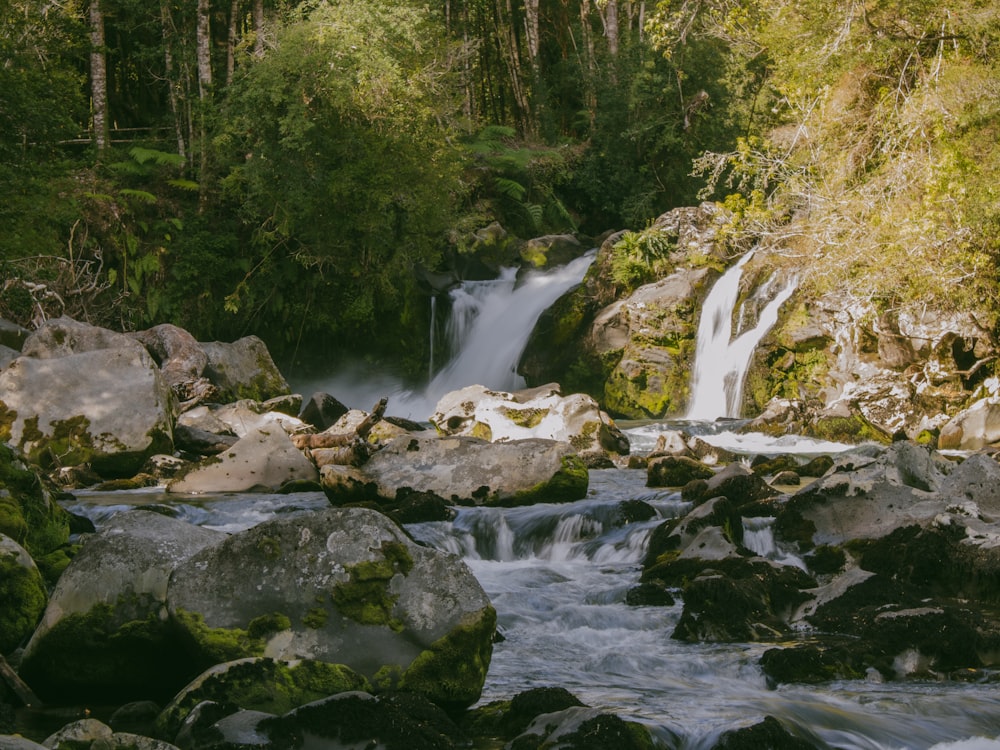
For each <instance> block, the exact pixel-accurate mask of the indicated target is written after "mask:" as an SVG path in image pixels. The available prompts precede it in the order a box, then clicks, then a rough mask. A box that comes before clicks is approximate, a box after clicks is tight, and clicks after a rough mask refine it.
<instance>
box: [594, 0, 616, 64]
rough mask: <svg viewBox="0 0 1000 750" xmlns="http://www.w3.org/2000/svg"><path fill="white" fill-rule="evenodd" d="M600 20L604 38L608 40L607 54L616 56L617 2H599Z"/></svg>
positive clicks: (613, 0)
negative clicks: (602, 22)
mask: <svg viewBox="0 0 1000 750" xmlns="http://www.w3.org/2000/svg"><path fill="white" fill-rule="evenodd" d="M598 7H599V8H600V9H601V19H602V20H603V21H604V36H605V37H606V38H607V40H608V52H609V53H610V54H611V56H612V57H617V56H618V0H600V1H599V2H598Z"/></svg>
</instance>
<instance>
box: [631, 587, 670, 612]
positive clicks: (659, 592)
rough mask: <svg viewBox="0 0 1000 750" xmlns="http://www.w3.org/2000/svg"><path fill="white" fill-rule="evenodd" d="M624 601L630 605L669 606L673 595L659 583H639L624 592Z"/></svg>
mask: <svg viewBox="0 0 1000 750" xmlns="http://www.w3.org/2000/svg"><path fill="white" fill-rule="evenodd" d="M625 603H626V604H628V605H629V606H631V607H670V606H673V605H674V603H675V602H674V597H673V595H672V594H671V593H670V591H669V590H668V589H667V587H666V586H663V585H662V584H659V583H640V584H639V585H638V586H633V587H632V588H630V589H629V590H628V591H627V592H626V593H625Z"/></svg>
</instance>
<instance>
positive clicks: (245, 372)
mask: <svg viewBox="0 0 1000 750" xmlns="http://www.w3.org/2000/svg"><path fill="white" fill-rule="evenodd" d="M201 348H202V349H203V350H204V352H205V354H206V356H207V357H208V362H207V364H206V365H205V370H204V375H205V377H206V378H208V379H209V380H210V381H212V383H213V384H214V385H215V386H216V387H217V388H218V389H219V398H220V400H222V401H223V402H228V401H238V400H239V399H244V398H247V399H252V400H254V401H267V400H268V399H270V398H275V397H277V396H284V395H286V394H288V393H290V392H291V391H290V389H289V387H288V383H287V382H286V381H285V378H284V377H283V376H282V374H281V372H279V371H278V368H277V366H276V365H275V364H274V360H273V359H271V353H270V352H269V351H268V350H267V345H266V344H265V343H264V342H263V341H261V340H260V339H259V338H257V337H256V336H244V337H243V338H241V339H238V340H237V341H233V342H231V343H226V342H221V341H210V342H202V344H201Z"/></svg>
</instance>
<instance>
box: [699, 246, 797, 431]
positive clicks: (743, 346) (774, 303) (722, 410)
mask: <svg viewBox="0 0 1000 750" xmlns="http://www.w3.org/2000/svg"><path fill="white" fill-rule="evenodd" d="M752 255H753V251H751V252H749V253H747V254H746V255H744V256H743V257H742V258H740V260H739V262H738V263H737V264H736V265H734V266H733V267H732V268H730V269H729V270H727V271H726V272H725V273H724V274H723V275H722V276H721V277H720V278H719V280H718V281H717V282H715V286H713V287H712V290H711V291H710V292H709V294H708V296H707V297H706V298H705V304H704V305H703V307H702V312H701V322H700V323H699V325H698V340H697V348H696V350H695V357H694V373H693V375H692V378H691V404H690V406H689V407H688V413H687V419H691V420H703V421H711V420H714V419H718V418H719V417H738V416H739V415H740V402H741V399H742V396H743V381H744V379H745V378H746V374H747V368H749V366H750V359H751V357H752V356H753V352H754V349H756V348H757V344H759V343H760V340H761V339H762V338H764V336H765V335H767V332H768V331H770V330H771V328H772V327H773V326H774V324H775V323H777V322H778V311H779V310H780V309H781V305H782V304H784V302H785V301H786V300H787V299H788V298H789V297H790V296H791V295H792V292H794V291H795V282H794V280H793V281H789V282H788V283H786V284H785V285H784V286H782V287H780V288H778V289H777V290H776V291H775V288H774V287H775V283H776V282H775V278H776V277H772V278H771V279H770V280H769V281H768V283H767V284H765V285H764V286H763V287H761V289H760V290H759V295H755V297H754V300H752V301H758V302H760V303H761V304H764V308H763V310H761V312H760V315H759V317H758V318H757V322H756V325H754V326H753V327H751V328H747V329H746V330H739V329H738V330H737V335H736V337H735V338H734V337H733V311H734V309H735V307H736V302H737V300H738V298H739V289H740V279H741V278H742V276H743V266H744V265H745V264H746V263H747V261H749V260H750V258H751V256H752ZM771 294H773V297H770V299H767V297H769V296H770V295H771ZM743 313H744V314H742V315H741V316H740V317H741V328H742V325H743V320H742V319H743V318H745V317H747V316H746V314H745V313H746V309H745V308H744V310H743Z"/></svg>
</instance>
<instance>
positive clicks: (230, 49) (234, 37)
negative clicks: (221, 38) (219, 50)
mask: <svg viewBox="0 0 1000 750" xmlns="http://www.w3.org/2000/svg"><path fill="white" fill-rule="evenodd" d="M239 19H240V0H233V4H232V5H231V6H229V36H228V38H227V39H226V86H229V85H230V84H232V82H233V74H234V73H235V72H236V42H237V41H238V40H239V34H238V29H239Z"/></svg>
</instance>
